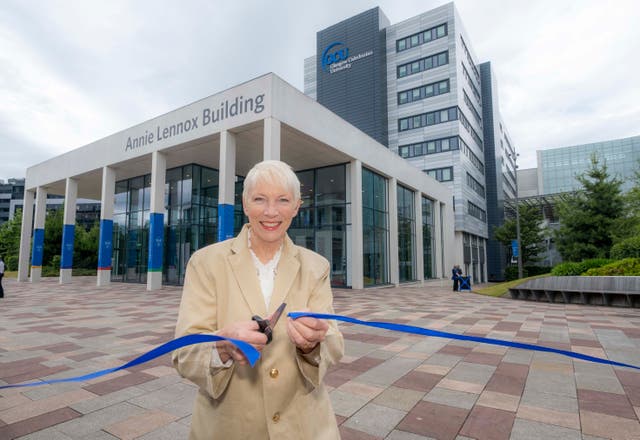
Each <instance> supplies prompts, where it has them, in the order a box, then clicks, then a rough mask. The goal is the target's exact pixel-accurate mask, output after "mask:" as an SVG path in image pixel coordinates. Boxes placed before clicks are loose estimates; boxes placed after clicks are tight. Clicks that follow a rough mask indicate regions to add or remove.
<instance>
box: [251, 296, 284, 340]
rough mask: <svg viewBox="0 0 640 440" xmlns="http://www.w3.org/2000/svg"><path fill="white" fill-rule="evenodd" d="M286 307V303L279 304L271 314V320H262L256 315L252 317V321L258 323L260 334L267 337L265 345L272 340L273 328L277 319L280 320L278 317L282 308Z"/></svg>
mask: <svg viewBox="0 0 640 440" xmlns="http://www.w3.org/2000/svg"><path fill="white" fill-rule="evenodd" d="M286 306H287V304H286V303H282V304H280V306H279V307H278V308H277V309H276V311H275V312H273V316H272V317H271V319H270V320H269V319H262V318H261V317H259V316H258V315H253V316H252V317H251V319H252V320H254V321H255V322H257V323H258V327H259V330H260V332H262V333H264V334H265V335H266V336H267V344H268V343H269V342H271V340H272V339H273V327H275V326H276V323H277V322H278V319H280V315H282V312H283V311H284V308H285V307H286Z"/></svg>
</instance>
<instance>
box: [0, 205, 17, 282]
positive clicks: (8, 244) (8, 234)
mask: <svg viewBox="0 0 640 440" xmlns="http://www.w3.org/2000/svg"><path fill="white" fill-rule="evenodd" d="M21 227H22V210H17V211H16V213H15V215H14V216H13V218H12V219H11V220H9V221H7V222H4V223H3V224H2V225H0V256H2V258H3V259H4V262H5V263H6V265H7V270H17V269H18V254H19V253H20V230H21Z"/></svg>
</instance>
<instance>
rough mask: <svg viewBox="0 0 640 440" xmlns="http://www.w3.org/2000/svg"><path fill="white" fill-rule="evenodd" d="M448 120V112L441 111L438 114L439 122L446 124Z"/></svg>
mask: <svg viewBox="0 0 640 440" xmlns="http://www.w3.org/2000/svg"><path fill="white" fill-rule="evenodd" d="M448 120H449V111H448V110H442V111H441V112H440V122H447V121H448Z"/></svg>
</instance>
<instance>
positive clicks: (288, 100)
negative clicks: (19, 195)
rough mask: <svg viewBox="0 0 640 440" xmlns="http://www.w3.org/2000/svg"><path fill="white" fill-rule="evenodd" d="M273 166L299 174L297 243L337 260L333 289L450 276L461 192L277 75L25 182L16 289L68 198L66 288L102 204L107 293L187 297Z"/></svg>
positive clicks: (99, 145)
mask: <svg viewBox="0 0 640 440" xmlns="http://www.w3.org/2000/svg"><path fill="white" fill-rule="evenodd" d="M264 159H281V160H283V161H285V162H287V163H289V164H290V165H291V166H292V168H293V169H294V171H295V172H296V173H297V175H298V177H299V179H300V181H301V183H302V198H303V201H304V204H303V206H302V208H301V209H300V212H299V214H298V216H297V217H296V218H295V219H294V221H293V222H292V225H291V228H290V229H289V236H290V237H291V238H292V240H293V241H294V242H295V243H297V244H299V245H302V246H305V247H307V248H310V249H313V250H315V251H317V252H318V253H320V254H322V255H324V256H325V257H326V258H327V259H328V260H329V262H330V265H331V281H332V284H333V285H334V286H342V287H352V288H363V287H367V286H375V285H385V284H399V283H400V282H405V281H421V280H423V279H425V278H433V277H446V276H447V273H448V268H449V267H450V266H451V265H452V264H453V262H454V257H453V253H452V252H451V251H450V250H451V249H452V248H453V242H454V231H453V227H452V225H453V219H454V217H453V216H454V213H453V196H452V194H451V191H450V190H449V189H448V188H447V187H445V186H444V185H442V184H440V183H439V182H437V181H436V180H434V179H432V178H430V177H428V176H426V175H425V174H424V173H422V172H420V171H419V170H417V169H415V168H414V167H412V166H411V165H409V164H408V163H407V162H406V161H405V160H403V159H401V158H400V157H398V155H396V154H394V153H392V152H391V151H389V150H388V149H387V148H386V147H385V146H383V145H382V144H380V143H378V142H376V141H375V140H374V139H372V138H371V137H369V136H367V135H365V134H364V133H363V132H362V131H360V130H359V129H357V128H356V127H354V126H352V125H351V124H349V123H348V122H346V121H344V120H343V119H341V118H340V117H338V116H337V115H336V114H334V113H333V112H331V111H329V110H327V109H326V108H325V107H323V106H321V105H319V104H318V103H316V102H314V101H313V100H310V99H309V98H308V97H307V96H305V95H304V94H302V93H301V92H300V91H298V90H297V89H295V88H294V87H292V86H290V85H289V84H287V83H286V82H285V81H283V80H282V79H280V78H279V77H277V76H275V75H273V74H268V75H264V76H262V77H259V78H256V79H254V80H251V81H248V82H246V83H243V84H241V85H239V86H237V87H233V88H231V89H228V90H226V91H223V92H221V93H218V94H216V95H213V96H210V97H207V98H204V99H202V100H200V101H197V102H195V103H192V104H189V105H187V106H185V107H182V108H179V109H176V110H174V111H172V112H169V113H167V114H165V115H162V116H159V117H157V118H154V119H151V120H149V121H146V122H143V123H141V124H138V125H136V126H133V127H131V128H128V129H126V130H123V131H121V132H118V133H115V134H113V135H111V136H108V137H106V138H104V139H100V140H98V141H96V142H94V143H91V144H89V145H86V146H84V147H81V148H78V149H76V150H73V151H70V152H68V153H66V154H63V155H61V156H58V157H54V158H52V159H50V160H48V161H45V162H43V163H40V164H38V165H34V166H32V167H30V168H29V169H27V174H26V176H27V177H26V182H25V192H24V206H25V209H24V213H25V214H24V216H23V223H22V235H21V244H20V258H19V273H18V279H19V280H20V281H26V280H28V279H30V280H31V281H32V282H37V281H38V280H39V279H40V275H41V267H42V247H43V239H44V229H43V228H44V215H45V211H46V209H45V206H46V200H47V196H48V195H50V194H55V195H59V196H63V197H64V230H63V239H62V248H61V269H60V282H63V283H64V282H70V281H71V279H72V278H71V269H72V268H73V259H72V258H73V242H74V224H75V220H76V218H75V216H76V205H77V202H78V198H79V197H83V198H88V199H96V200H100V239H99V249H98V250H97V251H98V260H99V263H98V277H97V283H98V285H106V284H108V283H109V282H111V281H112V280H113V281H126V282H146V283H147V287H148V289H149V290H155V289H157V288H159V287H160V286H161V285H162V284H176V283H177V284H179V283H181V282H182V281H183V280H184V272H185V267H186V263H187V261H188V259H189V257H190V256H191V255H192V254H193V252H195V251H196V250H197V249H199V248H201V247H203V246H206V245H208V244H210V243H214V242H216V241H220V240H225V239H227V238H230V237H232V236H233V235H234V234H235V233H236V232H237V231H238V230H239V229H240V227H241V226H242V224H243V221H244V218H243V214H242V208H241V201H240V195H241V188H242V180H243V176H244V175H246V173H247V172H248V171H249V169H251V167H252V166H253V165H254V164H255V163H257V162H259V161H261V160H264ZM61 164H64V166H61ZM34 204H35V209H34V208H33V207H34ZM32 225H33V226H32ZM31 243H32V244H31ZM276 283H277V279H276Z"/></svg>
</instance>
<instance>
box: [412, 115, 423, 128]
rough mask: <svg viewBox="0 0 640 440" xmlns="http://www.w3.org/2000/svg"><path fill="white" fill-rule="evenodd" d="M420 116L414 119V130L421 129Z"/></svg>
mask: <svg viewBox="0 0 640 440" xmlns="http://www.w3.org/2000/svg"><path fill="white" fill-rule="evenodd" d="M420 125H422V124H420V116H414V117H413V128H418V127H420Z"/></svg>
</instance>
